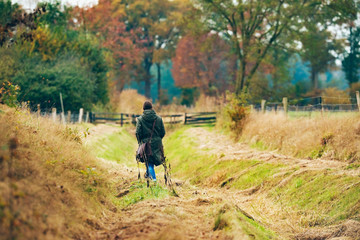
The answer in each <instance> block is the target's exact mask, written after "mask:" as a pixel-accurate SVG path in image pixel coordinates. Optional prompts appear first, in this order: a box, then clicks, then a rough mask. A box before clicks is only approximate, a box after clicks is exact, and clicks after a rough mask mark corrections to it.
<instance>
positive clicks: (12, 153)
mask: <svg viewBox="0 0 360 240" xmlns="http://www.w3.org/2000/svg"><path fill="white" fill-rule="evenodd" d="M0 132H1V135H0V166H1V167H0V235H1V236H2V237H5V239H15V238H16V239H69V238H78V239H80V238H81V239H90V238H91V232H92V231H93V230H95V229H99V228H102V226H101V221H100V219H101V214H104V213H106V212H109V211H107V210H105V208H104V206H107V207H106V208H112V207H113V206H112V204H111V203H110V202H109V201H107V197H106V196H107V194H109V191H110V184H109V181H108V180H107V178H108V176H107V175H106V174H105V172H106V171H104V170H103V169H102V168H101V167H100V166H98V164H97V163H96V160H95V159H94V157H92V156H90V155H89V154H88V153H87V152H86V150H84V148H83V147H82V145H81V143H80V142H81V138H80V137H79V134H78V133H76V131H74V130H72V129H70V128H66V127H64V126H61V125H57V124H53V123H52V122H50V121H49V120H47V119H43V118H36V117H33V116H32V115H31V114H30V113H29V112H27V111H23V110H22V111H15V109H9V108H7V107H5V106H3V105H0ZM100 213H101V214H100ZM94 217H96V219H95V218H94Z"/></svg>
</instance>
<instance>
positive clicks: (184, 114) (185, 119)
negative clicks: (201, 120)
mask: <svg viewBox="0 0 360 240" xmlns="http://www.w3.org/2000/svg"><path fill="white" fill-rule="evenodd" d="M184 125H186V113H185V114H184Z"/></svg>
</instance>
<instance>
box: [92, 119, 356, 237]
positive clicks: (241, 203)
mask: <svg viewBox="0 0 360 240" xmlns="http://www.w3.org/2000/svg"><path fill="white" fill-rule="evenodd" d="M118 130H119V129H118V128H116V127H111V126H103V125H99V126H96V127H94V128H93V129H91V138H93V139H95V138H97V137H98V136H100V135H103V134H109V133H112V132H115V131H118ZM186 134H187V135H188V136H190V137H192V138H194V139H196V141H198V142H201V143H202V144H201V146H199V150H200V151H201V150H203V151H204V152H206V154H216V155H218V157H219V159H221V160H226V159H231V160H233V159H257V160H262V161H267V162H276V163H279V162H283V163H285V164H287V165H289V167H294V166H298V167H299V170H298V171H297V172H296V174H301V171H305V170H312V169H315V170H321V169H329V168H331V169H335V170H336V171H338V172H339V174H343V173H344V171H345V170H344V168H345V164H344V163H342V162H339V161H328V160H307V159H295V158H291V157H287V156H284V155H280V154H277V153H275V152H268V151H257V150H254V149H251V148H250V147H249V146H247V145H246V144H242V143H234V142H233V141H232V140H231V139H230V138H229V137H228V136H224V135H221V134H218V133H217V132H212V131H208V130H206V129H203V128H190V129H188V130H186ZM89 141H92V140H91V139H89ZM99 160H100V161H101V162H102V165H103V166H104V167H105V168H107V169H108V170H109V172H110V173H112V174H114V176H115V177H116V179H117V181H118V182H119V186H118V190H119V192H122V193H124V196H125V197H126V190H127V189H128V188H129V186H130V184H131V182H134V181H137V178H136V177H137V170H133V169H130V168H124V166H123V165H119V164H117V163H114V162H109V161H107V160H105V159H99ZM120 169H121V170H120ZM294 174H295V173H294ZM346 174H350V175H352V174H354V175H355V174H359V173H358V172H356V171H346ZM284 181H286V179H285V180H284ZM176 191H177V193H178V194H179V196H180V197H173V196H169V197H166V198H165V199H155V200H154V199H152V200H144V201H140V202H138V203H136V204H132V205H130V206H129V207H126V208H124V209H123V210H122V211H120V212H116V213H114V214H113V215H112V216H107V218H106V219H107V220H106V222H104V224H103V225H104V227H103V228H101V229H99V231H97V232H96V233H94V234H93V238H94V239H166V240H172V239H174V240H175V239H176V240H178V239H179V240H182V239H184V240H185V239H194V240H195V239H255V237H254V235H252V234H251V232H245V231H244V230H243V229H242V227H241V226H238V225H236V224H235V225H234V226H232V230H231V231H225V230H224V229H223V230H221V228H220V229H218V230H216V231H214V227H215V221H216V218H217V214H218V212H219V209H222V208H224V206H229V208H232V209H238V210H239V211H241V212H243V213H245V214H246V215H248V216H249V217H250V218H253V219H254V220H255V221H256V222H258V223H260V224H262V225H264V226H266V227H270V228H271V229H272V230H274V231H276V232H278V233H279V232H280V233H282V234H281V235H283V236H284V238H283V237H279V238H280V239H287V238H288V237H289V236H294V234H296V233H299V232H301V231H302V230H303V229H299V228H297V227H296V225H298V224H296V219H292V218H290V219H289V218H287V217H286V216H285V215H283V216H282V215H278V214H274V212H275V213H276V212H280V209H277V206H275V205H273V204H272V203H270V202H269V201H267V199H266V196H265V195H264V194H262V193H261V191H259V192H258V193H256V194H249V192H246V191H231V190H227V189H219V188H208V189H204V188H202V189H201V190H200V189H198V188H196V187H195V186H191V185H189V184H186V183H185V184H182V183H180V182H178V186H177V187H176ZM124 196H122V197H124ZM251 201H257V203H258V204H257V205H258V209H254V207H253V206H252V203H251ZM225 208H227V207H225ZM249 213H250V214H249ZM259 213H260V214H259ZM262 213H263V214H262ZM262 215H264V216H266V217H265V218H262V217H261V216H262ZM292 221H294V222H292ZM257 239H259V238H257ZM308 239H312V238H308ZM319 239H323V238H319ZM324 239H325V238H324ZM344 239H345V238H344Z"/></svg>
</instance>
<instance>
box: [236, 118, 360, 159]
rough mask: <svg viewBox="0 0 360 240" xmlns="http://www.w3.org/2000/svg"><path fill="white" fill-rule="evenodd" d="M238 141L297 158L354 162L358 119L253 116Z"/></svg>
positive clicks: (358, 152) (358, 154)
mask: <svg viewBox="0 0 360 240" xmlns="http://www.w3.org/2000/svg"><path fill="white" fill-rule="evenodd" d="M242 139H243V140H245V141H247V142H250V143H251V144H252V145H253V146H256V147H259V148H269V149H278V150H280V152H282V153H285V154H291V155H294V156H298V157H310V158H319V157H325V158H327V159H329V158H330V159H338V160H344V161H355V160H359V159H360V116H359V115H339V116H336V115H334V116H331V115H327V116H324V117H322V116H318V117H313V118H287V117H286V116H284V115H283V114H274V113H266V114H265V115H263V114H260V113H253V114H251V115H250V116H249V118H248V120H247V122H246V124H245V126H244V129H243V132H242Z"/></svg>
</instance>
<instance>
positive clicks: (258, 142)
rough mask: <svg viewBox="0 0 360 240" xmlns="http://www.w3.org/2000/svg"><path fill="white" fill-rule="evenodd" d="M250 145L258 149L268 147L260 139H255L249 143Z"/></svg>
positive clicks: (262, 149)
mask: <svg viewBox="0 0 360 240" xmlns="http://www.w3.org/2000/svg"><path fill="white" fill-rule="evenodd" d="M250 147H251V148H254V149H257V150H260V151H264V150H267V149H268V146H266V144H265V143H263V142H262V141H256V142H255V143H253V144H250Z"/></svg>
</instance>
